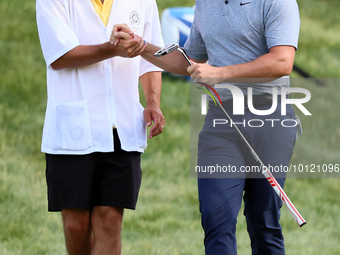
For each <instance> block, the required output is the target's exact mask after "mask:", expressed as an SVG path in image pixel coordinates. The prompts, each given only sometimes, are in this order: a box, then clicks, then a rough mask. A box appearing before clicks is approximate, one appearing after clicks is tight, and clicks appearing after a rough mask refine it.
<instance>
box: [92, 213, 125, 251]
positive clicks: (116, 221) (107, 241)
mask: <svg viewBox="0 0 340 255" xmlns="http://www.w3.org/2000/svg"><path fill="white" fill-rule="evenodd" d="M123 211H124V209H123V208H117V207H109V206H95V207H94V208H93V209H92V212H91V223H92V230H93V234H94V247H93V250H92V253H91V255H120V254H121V229H122V220H123Z"/></svg>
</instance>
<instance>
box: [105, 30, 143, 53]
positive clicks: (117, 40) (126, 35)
mask: <svg viewBox="0 0 340 255" xmlns="http://www.w3.org/2000/svg"><path fill="white" fill-rule="evenodd" d="M110 43H111V44H114V45H115V46H117V47H119V46H122V47H123V49H124V50H125V53H126V54H122V55H120V56H124V57H130V58H133V57H136V56H138V55H140V54H142V52H143V51H144V50H145V47H146V44H145V42H144V40H143V38H142V37H140V36H138V35H136V34H134V33H133V32H132V31H131V30H130V28H129V27H128V26H127V25H126V24H118V25H114V27H113V30H112V33H111V37H110ZM121 49H122V48H119V50H121Z"/></svg>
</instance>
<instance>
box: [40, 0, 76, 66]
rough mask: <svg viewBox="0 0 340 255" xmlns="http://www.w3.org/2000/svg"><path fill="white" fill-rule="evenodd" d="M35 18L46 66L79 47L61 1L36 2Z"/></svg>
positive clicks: (41, 0)
mask: <svg viewBox="0 0 340 255" xmlns="http://www.w3.org/2000/svg"><path fill="white" fill-rule="evenodd" d="M36 18H37V26H38V33H39V39H40V44H41V48H42V51H43V55H44V58H45V61H46V64H47V66H49V65H50V64H51V63H53V62H54V61H55V60H57V59H58V58H60V57H61V56H63V55H64V54H65V53H67V52H68V51H70V50H71V49H73V48H75V47H77V46H79V41H78V38H77V36H76V35H75V34H74V32H73V31H72V29H71V28H70V27H69V25H68V23H69V15H68V13H67V10H66V8H65V6H64V2H63V1H62V0H53V1H51V0H37V1H36Z"/></svg>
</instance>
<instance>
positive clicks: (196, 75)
mask: <svg viewBox="0 0 340 255" xmlns="http://www.w3.org/2000/svg"><path fill="white" fill-rule="evenodd" d="M191 62H192V64H193V65H192V66H189V67H188V68H187V71H188V73H189V74H190V76H191V78H192V79H193V80H194V81H195V82H197V83H205V84H208V85H215V84H218V83H221V82H222V80H223V77H222V72H221V69H220V68H219V67H214V66H211V65H209V64H198V63H195V62H193V61H191Z"/></svg>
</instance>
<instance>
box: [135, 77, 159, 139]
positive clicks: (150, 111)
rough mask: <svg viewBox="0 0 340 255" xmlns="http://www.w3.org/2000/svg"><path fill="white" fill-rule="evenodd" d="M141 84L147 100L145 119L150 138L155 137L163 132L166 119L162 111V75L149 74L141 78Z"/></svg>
mask: <svg viewBox="0 0 340 255" xmlns="http://www.w3.org/2000/svg"><path fill="white" fill-rule="evenodd" d="M140 83H141V85H142V87H143V91H144V96H145V99H146V107H145V110H144V119H145V122H146V124H147V126H148V127H150V126H151V125H152V122H154V124H153V126H152V127H151V129H150V134H149V135H148V137H149V138H152V137H155V136H156V135H159V134H161V133H162V132H163V127H164V124H165V119H164V116H163V114H162V111H161V109H160V100H161V87H162V73H161V72H149V73H146V74H144V75H142V76H141V77H140Z"/></svg>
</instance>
